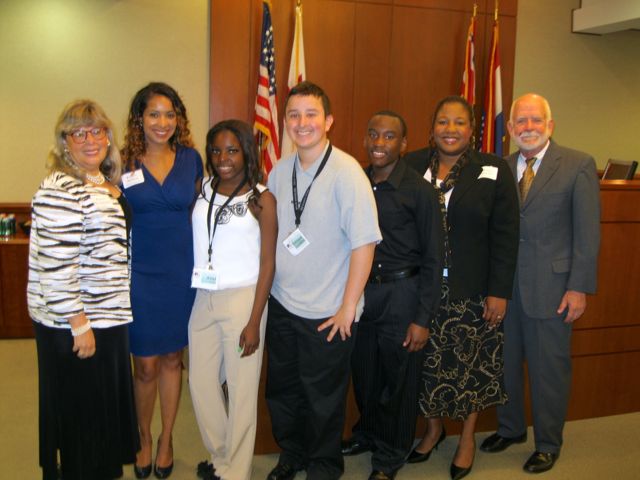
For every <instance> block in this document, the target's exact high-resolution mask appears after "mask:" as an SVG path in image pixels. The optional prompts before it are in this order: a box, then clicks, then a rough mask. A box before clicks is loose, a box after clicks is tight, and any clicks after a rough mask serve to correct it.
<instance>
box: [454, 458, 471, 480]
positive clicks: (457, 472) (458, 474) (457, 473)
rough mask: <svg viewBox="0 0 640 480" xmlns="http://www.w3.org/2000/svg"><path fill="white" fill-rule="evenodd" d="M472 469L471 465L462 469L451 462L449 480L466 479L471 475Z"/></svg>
mask: <svg viewBox="0 0 640 480" xmlns="http://www.w3.org/2000/svg"><path fill="white" fill-rule="evenodd" d="M472 467H473V463H472V464H471V465H469V466H468V467H466V468H462V467H459V466H457V465H456V464H455V463H453V462H452V463H451V467H450V468H449V473H450V474H451V480H460V479H461V478H464V477H466V476H467V475H469V474H470V473H471V468H472Z"/></svg>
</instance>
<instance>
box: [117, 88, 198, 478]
mask: <svg viewBox="0 0 640 480" xmlns="http://www.w3.org/2000/svg"><path fill="white" fill-rule="evenodd" d="M123 161H124V163H125V170H126V172H127V173H125V174H124V175H123V176H122V186H123V187H124V188H123V190H124V192H125V195H126V197H127V199H128V200H129V202H130V204H131V206H132V208H133V212H134V220H133V230H132V236H131V240H132V254H131V306H132V310H133V319H134V321H133V323H132V324H131V326H130V330H129V332H130V337H131V352H132V353H133V361H134V389H135V397H136V410H137V413H138V423H139V430H140V442H141V450H140V452H139V453H138V456H137V458H136V464H135V467H134V473H135V475H136V478H147V477H148V476H149V475H150V474H151V470H152V465H151V463H152V436H151V419H152V417H153V409H154V405H155V400H156V395H158V396H159V397H160V412H161V420H162V431H161V433H160V436H159V437H158V447H157V450H156V457H155V465H154V467H153V472H154V474H155V476H156V477H157V478H167V477H168V476H169V475H170V474H171V471H172V469H173V445H172V442H171V432H172V430H173V425H174V422H175V418H176V414H177V411H178V403H179V399H180V389H181V384H182V350H183V348H184V347H185V346H186V345H187V324H188V321H189V315H190V313H191V307H192V304H193V300H194V295H195V291H194V290H193V289H191V288H190V280H191V271H192V269H193V239H192V229H191V224H190V209H191V206H192V205H193V202H194V199H195V195H196V192H197V191H199V183H200V180H201V178H202V173H203V172H202V159H201V158H200V155H199V154H198V152H197V151H196V150H194V148H193V141H192V140H191V133H190V131H189V122H188V120H187V113H186V109H185V106H184V104H183V103H182V100H181V99H180V97H179V95H178V93H177V92H176V91H175V90H174V89H173V88H171V87H170V86H169V85H166V84H164V83H150V84H149V85H147V86H146V87H144V88H142V89H141V90H140V91H139V92H138V93H136V95H135V97H134V98H133V101H132V102H131V109H130V111H129V120H128V126H127V134H126V138H125V146H124V148H123Z"/></svg>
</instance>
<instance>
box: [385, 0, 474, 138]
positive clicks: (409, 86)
mask: <svg viewBox="0 0 640 480" xmlns="http://www.w3.org/2000/svg"><path fill="white" fill-rule="evenodd" d="M393 22H394V23H393V32H392V39H391V52H392V54H391V56H390V61H389V70H390V71H391V72H394V74H395V75H394V77H393V78H392V80H391V81H392V82H393V84H392V85H391V87H390V91H389V104H390V107H391V108H392V109H393V110H396V111H397V112H398V113H400V114H401V115H403V116H404V117H405V120H406V122H407V125H408V128H409V138H408V140H409V150H415V149H416V148H420V147H422V146H424V145H425V144H426V143H427V140H428V136H429V131H430V128H431V125H430V122H431V117H432V115H433V109H434V107H435V105H436V103H437V102H438V100H439V99H441V98H443V97H445V96H447V95H451V94H456V93H459V91H460V84H461V79H462V71H463V63H464V52H465V38H466V32H467V28H468V25H469V18H468V16H467V15H461V14H460V13H459V12H455V11H451V10H434V9H425V8H413V7H395V8H394V16H393ZM481 30H482V22H479V24H478V34H479V36H481V35H482V31H481ZM479 55H480V54H479ZM479 55H478V56H479Z"/></svg>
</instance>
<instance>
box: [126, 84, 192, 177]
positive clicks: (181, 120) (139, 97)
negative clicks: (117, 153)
mask: <svg viewBox="0 0 640 480" xmlns="http://www.w3.org/2000/svg"><path fill="white" fill-rule="evenodd" d="M155 95H162V96H163V97H166V98H168V99H169V101H170V102H171V105H172V106H173V109H174V110H175V112H176V117H177V125H176V131H175V133H174V134H173V135H172V136H171V138H170V139H169V145H171V148H172V149H174V150H175V149H176V146H177V145H181V146H183V147H193V140H192V139H191V131H190V130H189V119H188V118H187V108H186V107H185V106H184V103H183V102H182V99H181V98H180V95H178V92H176V91H175V90H174V89H173V88H172V87H171V86H169V85H167V84H166V83H162V82H151V83H150V84H149V85H147V86H146V87H144V88H141V89H140V90H138V92H137V93H136V94H135V96H134V97H133V100H131V107H130V108H129V120H128V121H127V133H126V135H125V137H124V147H123V148H122V161H123V163H124V168H125V170H126V171H131V170H134V169H135V168H136V165H135V162H136V160H139V159H140V158H141V157H142V156H143V155H144V154H145V152H146V150H147V144H146V139H145V138H144V129H143V126H142V116H143V114H144V111H145V110H146V108H147V104H148V103H149V100H150V99H151V97H153V96H155Z"/></svg>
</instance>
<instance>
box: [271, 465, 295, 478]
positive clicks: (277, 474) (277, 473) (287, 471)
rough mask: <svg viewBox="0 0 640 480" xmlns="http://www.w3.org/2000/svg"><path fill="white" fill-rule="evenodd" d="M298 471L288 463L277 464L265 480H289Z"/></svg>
mask: <svg viewBox="0 0 640 480" xmlns="http://www.w3.org/2000/svg"><path fill="white" fill-rule="evenodd" d="M297 471H298V470H297V469H296V468H295V467H294V466H293V465H290V464H288V463H279V464H277V465H276V466H275V468H274V469H273V470H271V472H270V473H269V475H267V480H291V479H292V478H293V477H295V476H296V472H297Z"/></svg>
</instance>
